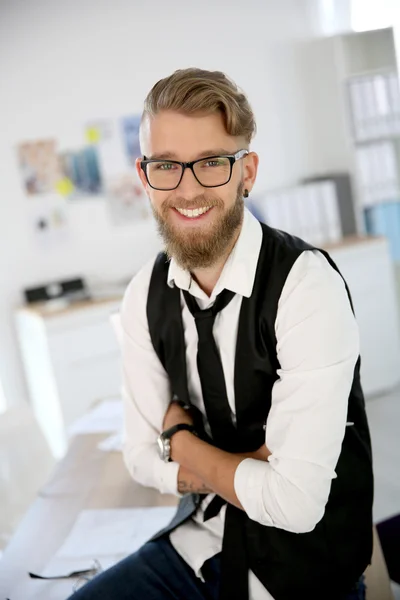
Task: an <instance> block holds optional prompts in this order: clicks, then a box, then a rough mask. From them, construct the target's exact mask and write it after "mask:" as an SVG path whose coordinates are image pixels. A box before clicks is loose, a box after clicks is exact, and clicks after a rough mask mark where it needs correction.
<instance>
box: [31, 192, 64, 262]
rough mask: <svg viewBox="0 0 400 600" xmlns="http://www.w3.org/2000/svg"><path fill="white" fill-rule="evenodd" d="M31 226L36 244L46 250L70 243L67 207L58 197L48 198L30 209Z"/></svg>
mask: <svg viewBox="0 0 400 600" xmlns="http://www.w3.org/2000/svg"><path fill="white" fill-rule="evenodd" d="M28 217H29V225H30V230H31V234H32V237H33V239H34V241H35V244H36V245H37V246H38V247H41V248H43V249H45V250H49V249H54V248H56V247H57V246H60V245H62V244H63V243H65V242H67V241H69V239H70V229H69V222H68V214H67V207H66V204H65V202H64V201H63V200H61V199H60V198H59V197H58V196H54V195H53V196H47V197H46V198H43V200H42V201H41V202H38V203H32V204H30V205H29V207H28Z"/></svg>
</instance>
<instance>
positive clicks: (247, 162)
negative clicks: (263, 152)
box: [242, 152, 259, 193]
mask: <svg viewBox="0 0 400 600" xmlns="http://www.w3.org/2000/svg"><path fill="white" fill-rule="evenodd" d="M258 163H259V158H258V154H256V153H255V152H249V154H248V155H247V156H245V157H244V158H243V180H242V181H243V187H244V189H245V190H247V191H248V193H250V192H251V190H252V189H253V186H254V183H255V181H256V177H257V171H258Z"/></svg>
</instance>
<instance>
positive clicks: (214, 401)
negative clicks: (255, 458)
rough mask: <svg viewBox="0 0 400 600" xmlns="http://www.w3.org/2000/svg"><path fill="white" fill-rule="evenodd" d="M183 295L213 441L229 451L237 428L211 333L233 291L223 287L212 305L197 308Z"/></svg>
mask: <svg viewBox="0 0 400 600" xmlns="http://www.w3.org/2000/svg"><path fill="white" fill-rule="evenodd" d="M183 295H184V297H185V300H186V304H187V306H188V308H189V310H190V312H191V313H192V315H193V317H194V319H195V323H196V328H197V333H198V337H199V341H198V346H197V369H198V372H199V376H200V382H201V389H202V392H203V400H204V406H205V409H206V413H207V419H208V422H209V424H210V429H211V434H212V438H213V443H214V445H215V446H218V448H221V449H223V450H228V451H229V448H230V446H231V445H232V444H233V441H234V439H235V434H236V428H235V426H234V424H233V422H232V411H231V409H230V406H229V402H228V397H227V394H226V386H225V378H224V372H223V369H222V363H221V358H220V355H219V352H218V348H217V345H216V343H215V340H214V336H213V325H214V321H215V317H216V315H217V313H218V312H219V311H221V310H223V309H224V308H225V307H226V306H227V305H228V304H229V302H230V301H231V300H232V298H233V296H234V295H235V294H234V293H233V292H231V291H229V290H223V291H222V292H221V293H220V294H218V296H217V299H216V301H215V302H214V305H213V306H212V307H211V308H209V309H206V310H200V308H199V306H198V304H197V302H196V300H195V298H194V297H193V296H192V295H191V294H189V292H186V291H184V292H183Z"/></svg>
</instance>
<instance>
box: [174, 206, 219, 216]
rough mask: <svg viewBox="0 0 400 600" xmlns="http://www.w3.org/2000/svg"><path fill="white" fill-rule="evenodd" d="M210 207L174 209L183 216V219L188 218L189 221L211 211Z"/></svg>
mask: <svg viewBox="0 0 400 600" xmlns="http://www.w3.org/2000/svg"><path fill="white" fill-rule="evenodd" d="M211 208H212V207H211V206H205V207H203V208H194V209H190V208H189V209H185V208H176V207H175V210H177V211H178V213H180V214H181V215H183V216H184V217H188V218H189V219H194V218H196V217H200V215H204V214H205V213H206V212H208V211H209V210H211Z"/></svg>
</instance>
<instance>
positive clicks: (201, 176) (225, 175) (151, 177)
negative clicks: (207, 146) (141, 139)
mask: <svg viewBox="0 0 400 600" xmlns="http://www.w3.org/2000/svg"><path fill="white" fill-rule="evenodd" d="M248 153H249V152H248V150H239V151H238V152H236V154H224V155H222V156H208V157H207V158H199V159H198V160H192V161H191V162H179V161H178V160H157V159H146V157H144V160H142V161H141V163H140V166H141V168H142V170H143V172H144V174H145V175H146V179H147V182H148V184H149V186H150V187H152V188H153V189H154V190H160V191H164V192H167V191H171V190H176V188H177V187H178V186H179V184H180V182H181V181H182V177H183V174H184V172H185V169H190V170H191V171H192V173H193V175H194V176H195V178H196V180H197V181H198V182H199V183H200V185H202V186H203V187H206V188H211V187H220V186H221V185H226V184H227V183H229V181H230V179H231V177H232V169H233V165H234V164H235V162H236V161H237V160H240V159H241V158H243V157H244V156H246V155H247V154H248Z"/></svg>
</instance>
